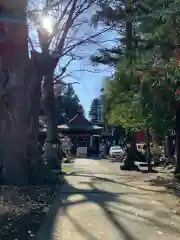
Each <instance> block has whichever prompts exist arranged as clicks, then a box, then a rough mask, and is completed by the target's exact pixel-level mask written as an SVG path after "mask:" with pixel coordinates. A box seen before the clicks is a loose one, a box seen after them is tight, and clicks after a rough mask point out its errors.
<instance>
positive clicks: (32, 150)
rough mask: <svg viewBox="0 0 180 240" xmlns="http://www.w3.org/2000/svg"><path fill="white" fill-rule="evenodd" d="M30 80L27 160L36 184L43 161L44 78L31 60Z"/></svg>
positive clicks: (29, 173) (29, 172) (31, 176)
mask: <svg viewBox="0 0 180 240" xmlns="http://www.w3.org/2000/svg"><path fill="white" fill-rule="evenodd" d="M28 70H29V71H28V76H27V77H28V78H29V91H28V93H29V98H28V99H29V104H28V108H29V116H28V120H29V122H28V124H29V129H28V130H29V131H28V145H27V158H28V162H29V168H28V177H29V181H30V182H33V183H35V182H36V181H37V178H38V177H39V169H38V166H39V163H40V160H41V156H40V150H39V146H38V140H39V116H40V99H41V83H42V76H41V74H40V72H39V69H38V66H37V64H36V62H35V61H33V60H31V64H30V66H29V69H28Z"/></svg>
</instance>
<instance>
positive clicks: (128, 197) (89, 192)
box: [37, 159, 180, 240]
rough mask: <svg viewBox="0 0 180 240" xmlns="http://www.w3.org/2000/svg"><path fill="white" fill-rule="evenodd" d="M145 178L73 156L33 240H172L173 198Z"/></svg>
mask: <svg viewBox="0 0 180 240" xmlns="http://www.w3.org/2000/svg"><path fill="white" fill-rule="evenodd" d="M150 177H153V175H143V174H141V173H135V172H132V173H131V172H122V171H119V170H118V171H116V168H114V167H112V168H111V167H110V165H108V164H106V163H103V161H100V160H99V161H97V160H87V159H78V160H76V161H75V163H74V171H73V172H72V174H71V175H69V176H67V178H66V179H67V183H66V184H65V185H64V186H63V187H62V189H61V195H60V196H58V197H57V199H56V202H55V204H54V207H53V209H52V211H51V212H50V214H49V216H48V218H47V221H46V222H45V223H44V225H43V226H42V228H41V229H40V232H39V234H38V236H37V239H38V240H40V239H42V240H50V239H51V240H70V239H71V240H72V239H74V240H76V239H77V240H85V239H86V240H98V239H103V240H106V239H107V240H109V239H112V240H121V239H124V240H142V239H145V240H152V239H154V240H156V239H157V240H169V239H171V240H176V239H177V240H178V239H179V238H180V215H179V213H178V208H179V200H178V199H177V198H176V197H174V196H172V195H169V194H167V192H166V189H165V188H164V187H163V186H161V187H156V186H150V184H149V182H148V181H146V180H148V179H149V178H150Z"/></svg>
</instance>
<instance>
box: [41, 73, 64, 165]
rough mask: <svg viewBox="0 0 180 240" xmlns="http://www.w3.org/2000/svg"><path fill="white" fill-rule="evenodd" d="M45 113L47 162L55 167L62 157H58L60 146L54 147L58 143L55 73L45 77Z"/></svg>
mask: <svg viewBox="0 0 180 240" xmlns="http://www.w3.org/2000/svg"><path fill="white" fill-rule="evenodd" d="M43 90H44V113H45V116H46V124H47V133H46V135H47V137H46V149H45V158H46V160H47V162H48V163H49V164H50V165H51V166H52V167H53V168H55V167H57V166H59V165H60V162H59V161H60V159H58V148H54V147H53V146H54V145H57V144H58V142H57V138H58V136H57V123H56V115H55V95H54V84H53V74H49V75H46V76H45V77H44V88H43Z"/></svg>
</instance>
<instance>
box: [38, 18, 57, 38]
mask: <svg viewBox="0 0 180 240" xmlns="http://www.w3.org/2000/svg"><path fill="white" fill-rule="evenodd" d="M41 24H42V27H43V28H44V29H45V30H46V31H47V32H48V33H49V34H52V32H53V25H54V24H53V18H52V17H51V16H43V17H42V19H41Z"/></svg>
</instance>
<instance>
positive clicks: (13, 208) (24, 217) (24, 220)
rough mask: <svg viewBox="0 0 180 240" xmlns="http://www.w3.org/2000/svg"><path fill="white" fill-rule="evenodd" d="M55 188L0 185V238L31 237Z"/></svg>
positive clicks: (15, 239) (50, 202)
mask: <svg viewBox="0 0 180 240" xmlns="http://www.w3.org/2000/svg"><path fill="white" fill-rule="evenodd" d="M55 189H56V188H55V187H53V186H50V187H44V186H42V187H41V186H39V187H32V186H31V187H29V188H18V187H10V186H1V187H0V196H1V200H2V199H3V200H2V201H1V205H0V223H1V228H0V239H3V240H6V239H8V240H9V239H12V240H21V239H22V240H24V239H32V238H33V237H34V236H35V234H36V232H37V231H38V229H39V227H40V225H41V222H42V221H43V219H44V216H45V214H46V212H48V211H49V208H50V206H51V205H52V203H53V200H54V198H55V196H56V194H57V192H56V190H55ZM2 203H3V204H2ZM45 210H46V211H45Z"/></svg>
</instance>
